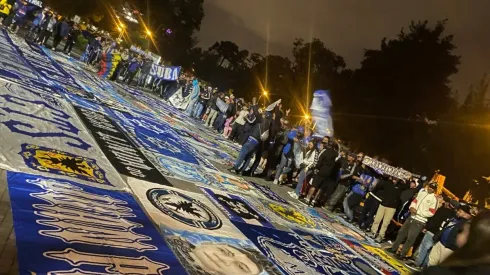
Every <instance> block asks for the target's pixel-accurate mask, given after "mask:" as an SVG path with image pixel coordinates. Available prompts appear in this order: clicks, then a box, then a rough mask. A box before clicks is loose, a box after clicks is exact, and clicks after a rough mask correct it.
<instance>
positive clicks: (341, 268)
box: [235, 223, 377, 275]
mask: <svg viewBox="0 0 490 275" xmlns="http://www.w3.org/2000/svg"><path fill="white" fill-rule="evenodd" d="M235 226H236V227H238V229H240V231H242V233H243V234H245V236H247V237H248V238H249V239H250V240H251V241H252V242H253V243H254V244H255V245H256V246H257V248H259V250H260V251H261V252H262V253H264V255H266V256H267V257H268V258H269V260H271V261H273V262H274V263H275V264H276V266H277V267H279V268H280V269H281V271H282V272H284V273H285V274H289V275H296V274H338V275H341V274H377V272H376V271H374V270H373V269H372V268H371V269H370V270H373V271H374V273H364V272H363V271H361V269H359V268H358V266H357V265H356V264H355V262H353V261H352V260H351V258H349V257H348V256H345V255H344V254H342V253H338V251H344V252H345V251H346V250H347V249H346V248H345V247H343V248H340V247H335V246H332V247H333V250H330V249H327V248H326V247H322V246H321V245H322V243H321V242H319V241H317V245H315V246H311V242H308V241H306V240H305V239H303V238H302V237H301V236H300V235H298V234H296V233H291V232H285V231H279V230H275V229H271V228H267V227H260V226H255V225H249V224H240V223H236V224H235ZM338 244H340V243H338ZM367 266H368V267H369V265H367ZM363 267H364V266H363Z"/></svg>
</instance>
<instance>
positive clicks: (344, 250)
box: [294, 230, 383, 275]
mask: <svg viewBox="0 0 490 275" xmlns="http://www.w3.org/2000/svg"><path fill="white" fill-rule="evenodd" d="M294 232H295V233H296V234H298V235H299V236H301V238H303V239H304V240H305V241H306V242H308V244H309V245H310V246H312V247H313V248H315V249H318V250H321V251H327V252H328V253H330V254H331V255H332V256H331V258H332V260H338V261H340V262H344V264H346V263H350V264H349V265H344V267H343V269H342V270H345V271H346V272H347V271H349V270H353V269H358V270H359V271H361V274H380V275H381V274H383V273H381V272H380V271H379V270H377V269H375V268H374V267H373V266H372V265H371V264H370V263H369V262H367V261H366V260H365V259H363V258H361V257H359V256H358V255H357V254H356V253H354V252H353V251H352V250H351V249H350V248H349V247H348V246H346V245H345V244H343V243H342V242H341V241H338V240H337V239H335V238H333V237H330V236H326V235H322V234H315V235H313V234H311V233H309V232H305V231H301V230H294ZM344 268H345V269H344ZM349 273H350V272H349Z"/></svg>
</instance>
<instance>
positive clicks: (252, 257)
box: [162, 226, 282, 275]
mask: <svg viewBox="0 0 490 275" xmlns="http://www.w3.org/2000/svg"><path fill="white" fill-rule="evenodd" d="M162 232H163V235H164V237H165V240H166V241H167V243H168V244H169V246H170V248H172V250H173V251H174V253H175V255H176V256H177V257H178V258H179V260H180V262H181V263H182V265H183V266H184V267H185V269H186V270H187V272H188V274H190V275H211V274H216V275H218V274H230V275H236V274H242V275H244V274H254V275H282V272H280V271H279V270H278V269H277V267H275V265H274V264H273V263H272V262H270V261H269V260H268V259H267V257H266V256H264V255H263V254H262V253H261V252H260V251H259V250H258V249H257V247H255V245H254V244H253V243H252V242H251V241H249V240H241V239H235V238H229V237H217V236H211V235H207V234H201V233H196V232H190V231H183V230H174V229H171V228H168V227H165V226H162Z"/></svg>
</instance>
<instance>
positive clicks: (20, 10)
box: [10, 0, 40, 33]
mask: <svg viewBox="0 0 490 275" xmlns="http://www.w3.org/2000/svg"><path fill="white" fill-rule="evenodd" d="M16 4H17V10H15V16H14V21H13V23H12V26H11V28H10V30H11V31H12V32H14V33H17V32H18V31H19V28H20V27H22V26H24V24H25V23H26V17H27V14H28V13H29V12H32V11H34V10H37V9H40V8H39V7H38V6H35V5H31V4H29V3H28V2H27V1H24V0H16Z"/></svg>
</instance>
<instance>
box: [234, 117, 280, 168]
mask: <svg viewBox="0 0 490 275" xmlns="http://www.w3.org/2000/svg"><path fill="white" fill-rule="evenodd" d="M257 120H258V121H257V123H256V124H255V125H254V126H253V128H252V129H251V131H250V133H249V136H248V138H247V141H246V142H245V143H244V144H243V145H242V149H241V150H240V153H239V154H238V158H237V160H236V161H235V165H234V166H233V168H230V169H228V171H229V172H232V173H239V172H241V171H243V170H244V169H245V168H247V166H248V164H249V163H250V158H249V156H250V155H251V154H253V153H254V151H255V150H256V148H257V146H259V145H260V143H261V142H262V141H264V140H267V138H268V137H269V131H270V127H271V115H270V113H268V112H267V113H265V114H264V118H260V117H258V118H257Z"/></svg>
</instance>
